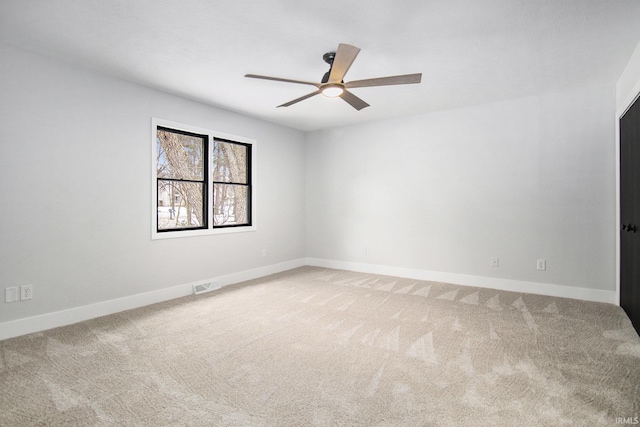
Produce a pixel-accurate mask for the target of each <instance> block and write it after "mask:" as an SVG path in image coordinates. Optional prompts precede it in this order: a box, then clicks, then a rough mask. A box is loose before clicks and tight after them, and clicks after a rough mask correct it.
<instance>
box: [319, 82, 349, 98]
mask: <svg viewBox="0 0 640 427" xmlns="http://www.w3.org/2000/svg"><path fill="white" fill-rule="evenodd" d="M321 92H322V94H323V95H324V96H326V97H327V98H336V97H338V96H340V95H342V92H344V87H342V85H339V84H328V85H326V86H324V87H323V88H322V89H321Z"/></svg>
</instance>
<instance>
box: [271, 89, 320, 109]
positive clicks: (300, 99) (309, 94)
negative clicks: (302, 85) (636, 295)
mask: <svg viewBox="0 0 640 427" xmlns="http://www.w3.org/2000/svg"><path fill="white" fill-rule="evenodd" d="M319 93H320V91H319V90H316V91H315V92H311V93H308V94H306V95H305V96H301V97H300V98H296V99H294V100H293V101H289V102H287V103H284V104H282V105H278V107H277V108H280V107H288V106H289V105H293V104H295V103H296V102H300V101H304V100H305V99H307V98H311V97H312V96H316V95H317V94H319Z"/></svg>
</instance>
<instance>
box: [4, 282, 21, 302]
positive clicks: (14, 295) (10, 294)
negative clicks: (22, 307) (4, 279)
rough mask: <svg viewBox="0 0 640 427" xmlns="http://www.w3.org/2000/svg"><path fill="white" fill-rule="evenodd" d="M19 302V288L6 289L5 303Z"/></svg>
mask: <svg viewBox="0 0 640 427" xmlns="http://www.w3.org/2000/svg"><path fill="white" fill-rule="evenodd" d="M16 301H18V288H17V287H16V286H13V287H11V288H5V289H4V302H16Z"/></svg>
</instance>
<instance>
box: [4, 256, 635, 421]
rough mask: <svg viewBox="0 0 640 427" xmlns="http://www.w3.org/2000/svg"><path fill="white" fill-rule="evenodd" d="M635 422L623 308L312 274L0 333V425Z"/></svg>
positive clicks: (631, 344)
mask: <svg viewBox="0 0 640 427" xmlns="http://www.w3.org/2000/svg"><path fill="white" fill-rule="evenodd" d="M638 416H640V338H639V337H638V335H637V334H636V333H635V331H634V330H633V328H632V326H631V323H630V322H629V319H628V318H627V317H626V315H625V314H624V312H623V311H622V309H620V308H619V307H616V306H613V305H608V304H600V303H590V302H584V301H576V300H570V299H562V298H553V297H544V296H537V295H530V294H519V293H511V292H503V291H496V290H491V289H479V288H468V287H461V286H454V285H448V284H442V283H432V282H424V281H416V280H409V279H399V278H394V277H386V276H376V275H371V274H363V273H353V272H347V271H338V270H328V269H323V268H315V267H303V268H299V269H295V270H291V271H289V272H284V273H281V274H277V275H274V276H269V277H266V278H262V279H258V280H253V281H250V282H246V283H243V284H239V285H234V286H230V287H227V288H224V289H223V290H220V291H216V292H212V293H209V294H204V295H200V296H197V297H186V298H181V299H179V300H174V301H170V302H166V303H162V304H156V305H153V306H149V307H145V308H141V309H137V310H132V311H128V312H124V313H119V314H115V315H111V316H106V317H102V318H98V319H94V320H91V321H87V322H83V323H79V324H76V325H72V326H68V327H63V328H57V329H53V330H50V331H45V332H41V333H36V334H31V335H27V336H24V337H19V338H14V339H9V340H5V341H0V425H2V426H36V425H38V426H39V425H43V426H56V425H78V426H94V425H95V426H154V427H157V426H313V425H320V426H335V425H343V426H352V425H353V426H403V425H406V426H423V425H434V426H452V425H505V426H507V425H508V426H515V425H527V426H537V425H550V426H559V425H579V426H595V425H621V424H623V423H625V422H627V423H628V422H629V421H633V420H634V417H638ZM635 419H637V418H635Z"/></svg>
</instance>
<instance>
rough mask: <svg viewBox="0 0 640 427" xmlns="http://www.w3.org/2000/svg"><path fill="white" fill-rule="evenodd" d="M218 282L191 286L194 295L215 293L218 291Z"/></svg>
mask: <svg viewBox="0 0 640 427" xmlns="http://www.w3.org/2000/svg"><path fill="white" fill-rule="evenodd" d="M220 288H221V286H220V282H209V283H202V284H200V285H193V293H194V295H199V294H204V293H205V292H211V291H215V290H217V289H220Z"/></svg>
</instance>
